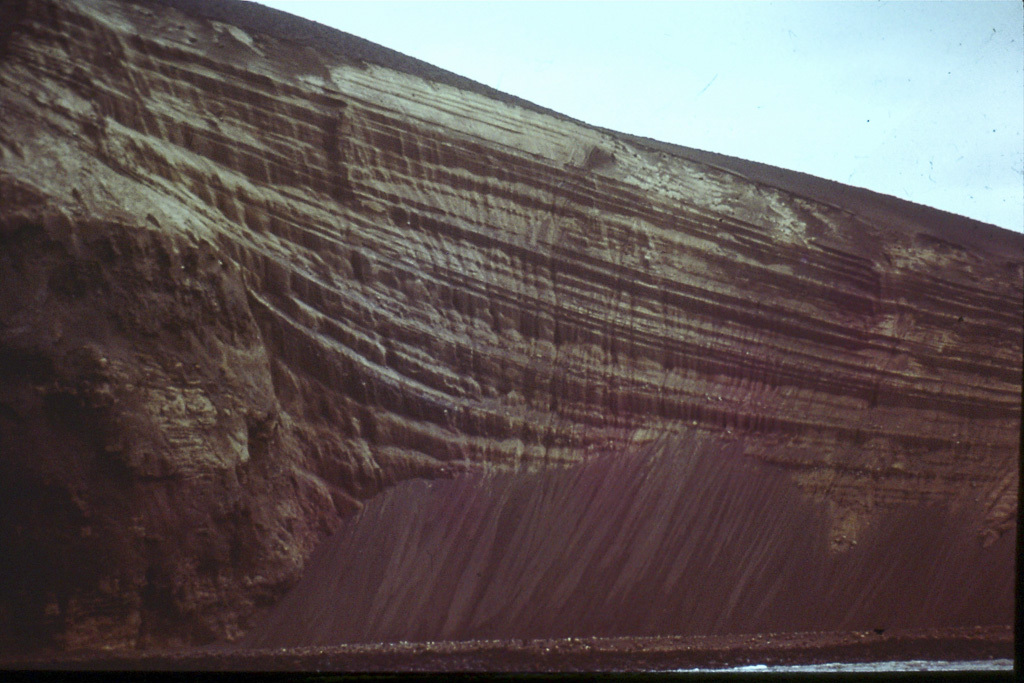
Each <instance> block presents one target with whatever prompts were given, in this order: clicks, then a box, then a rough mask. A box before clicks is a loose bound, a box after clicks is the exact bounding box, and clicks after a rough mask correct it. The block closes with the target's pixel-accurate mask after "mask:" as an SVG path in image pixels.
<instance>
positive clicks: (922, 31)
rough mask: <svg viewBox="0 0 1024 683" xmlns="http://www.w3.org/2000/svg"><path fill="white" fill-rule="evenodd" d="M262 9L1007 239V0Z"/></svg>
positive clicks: (1017, 201) (1018, 224)
mask: <svg viewBox="0 0 1024 683" xmlns="http://www.w3.org/2000/svg"><path fill="white" fill-rule="evenodd" d="M261 2H262V0H261ZM262 4H265V5H269V6H271V7H275V8H277V9H281V10H284V11H286V12H290V13H292V14H297V15H300V16H303V17H307V18H309V19H313V20H314V21H318V22H320V23H322V24H327V25H329V26H333V27H334V28H337V29H340V30H342V31H346V32H348V33H352V34H354V35H357V36H360V37H362V38H366V39H367V40H370V41H373V42H375V43H379V44H381V45H384V46H385V47H389V48H392V49H394V50H397V51H399V52H402V53H404V54H407V55H409V56H411V57H416V58H418V59H422V60H423V61H426V62H429V63H431V64H434V65H436V66H439V67H442V68H444V69H447V70H449V71H453V72H455V73H457V74H460V75H462V76H466V77H468V78H471V79H473V80H476V81H479V82H481V83H485V84H487V85H490V86H493V87H495V88H497V89H499V90H502V91H504V92H507V93H510V94H513V95H517V96H519V97H522V98H524V99H526V100H529V101H531V102H534V103H536V104H539V105H542V106H544V107H548V108H550V109H554V110H555V111H558V112H561V113H563V114H567V115H569V116H572V117H573V118H577V119H580V120H582V121H586V122H587V123H592V124H595V125H598V126H604V127H607V128H611V129H613V130H618V131H625V132H628V133H634V134H637V135H642V136H645V137H650V138H655V139H657V140H662V141H665V142H673V143H677V144H680V145H685V146H687V147H694V148H697V149H704V150H708V151H712V152H719V153H722V154H728V155H731V156H736V157H740V158H744V159H750V160H753V161H761V162H765V163H768V164H772V165H775V166H781V167H783V168H788V169H793V170H797V171H803V172H806V173H810V174H813V175H817V176H821V177H825V178H830V179H833V180H838V181H840V182H843V183H848V184H850V185H857V186H861V187H866V188H869V189H872V190H876V191H879V192H884V193H886V194H890V195H894V196H896V197H900V198H903V199H909V200H911V201H914V202H917V203H920V204H927V205H929V206H934V207H938V208H941V209H945V210H947V211H952V212H954V213H958V214H961V215H965V216H970V217H972V218H976V219H979V220H983V221H986V222H989V223H994V224H996V225H999V226H1002V227H1004V228H1009V229H1011V230H1016V231H1018V232H1024V38H1022V33H1024V8H1022V4H1021V3H1020V2H1018V1H1017V0H1009V1H992V2H985V1H977V0H975V1H947V2H941V1H932V2H822V1H812V2H624V1H611V2H522V1H520V2H479V1H477V2H430V1H422V2H363V1H352V0H350V1H347V2H337V1H330V0H322V1H319V2H316V1H310V0H292V1H285V2H270V1H265V2H262Z"/></svg>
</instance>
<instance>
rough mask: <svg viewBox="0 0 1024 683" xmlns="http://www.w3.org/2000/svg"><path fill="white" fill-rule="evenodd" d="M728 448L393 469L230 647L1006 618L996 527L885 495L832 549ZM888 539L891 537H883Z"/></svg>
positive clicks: (1009, 557) (779, 483) (924, 624)
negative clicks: (527, 468) (891, 506)
mask: <svg viewBox="0 0 1024 683" xmlns="http://www.w3.org/2000/svg"><path fill="white" fill-rule="evenodd" d="M741 452H742V449H741V448H740V447H738V445H736V444H732V445H730V446H725V447H723V445H722V444H721V443H718V442H717V440H715V439H702V438H683V439H679V438H676V439H666V440H663V441H660V442H656V443H654V444H651V445H650V446H648V447H645V448H644V449H642V451H641V452H640V453H636V454H632V455H630V456H627V457H622V456H621V455H619V454H616V455H604V456H599V457H595V458H591V459H589V460H587V461H585V462H583V463H578V464H576V465H573V466H572V467H569V468H565V469H560V470H546V471H539V472H532V473H527V474H524V473H518V474H517V473H508V472H497V473H469V474H466V475H463V476H461V477H458V478H456V479H454V480H451V481H447V480H434V481H423V480H415V481H408V482H402V483H400V484H398V485H396V486H395V487H394V488H392V489H390V490H388V491H387V492H385V493H384V494H382V495H381V496H379V497H377V498H375V499H374V500H372V501H370V502H368V503H367V506H366V508H365V510H364V511H363V512H362V513H360V515H359V516H357V517H355V518H350V520H347V521H346V522H345V523H344V524H343V528H342V529H341V530H340V531H339V532H338V533H337V534H336V535H335V536H334V537H332V538H331V539H329V540H328V541H325V542H324V543H323V544H322V545H321V547H320V548H318V549H317V551H316V552H315V553H314V555H313V556H312V558H311V559H310V561H309V564H308V567H307V569H306V571H305V573H304V574H303V577H302V580H301V581H300V582H299V584H298V585H297V586H296V587H295V589H294V590H292V591H291V592H290V593H289V594H288V595H287V596H286V597H285V598H284V599H283V600H282V601H281V603H280V604H279V605H278V606H277V607H275V609H274V611H273V613H272V614H271V615H269V617H268V618H267V619H265V620H263V621H262V622H261V623H260V624H258V625H257V626H256V627H255V628H254V629H253V631H252V632H251V633H250V634H249V635H248V636H247V637H246V638H245V640H244V642H243V643H242V646H243V647H250V648H251V647H258V648H281V647H289V646H290V647H297V646H305V647H309V646H329V645H336V644H341V643H361V642H366V643H375V642H423V641H436V640H451V641H466V640H486V641H495V640H500V641H504V642H508V641H514V640H516V639H546V638H552V639H553V638H586V637H603V638H608V637H620V636H660V635H662V634H672V635H675V636H706V635H730V634H731V635H742V634H754V633H780V632H782V633H786V632H788V633H822V632H825V633H839V632H844V631H846V632H850V631H860V632H864V631H872V630H875V629H877V630H878V631H879V632H882V631H889V630H892V629H902V630H906V629H924V630H928V629H937V628H956V627H960V628H963V627H973V626H977V625H990V624H992V625H996V624H1001V625H1006V626H1008V625H1009V624H1011V623H1012V622H1013V588H1014V576H1013V563H1014V537H1013V535H1012V534H1006V535H1004V536H1003V537H1002V538H1000V540H999V542H998V543H997V544H995V545H993V546H990V547H988V548H985V547H982V545H981V544H979V543H978V542H977V535H976V532H975V530H974V528H973V526H974V524H976V522H977V520H976V515H977V513H978V510H977V506H975V505H970V506H967V507H966V508H961V509H958V510H956V511H951V510H949V509H944V506H941V505H934V504H933V505H919V506H911V505H908V506H899V508H898V509H896V510H890V511H887V512H886V513H883V514H882V515H880V518H879V519H878V520H877V523H876V524H874V525H872V528H871V529H870V530H869V531H868V532H867V533H865V534H864V535H863V538H862V539H861V540H860V542H858V543H857V545H856V546H855V547H853V548H851V549H850V550H849V551H848V552H843V553H834V552H829V551H828V536H827V531H828V525H827V520H826V518H825V515H824V514H823V512H824V510H823V509H822V507H821V506H820V505H815V504H814V503H813V502H811V501H808V500H807V499H806V498H805V497H804V496H802V495H801V494H800V492H799V491H797V490H795V487H794V485H793V482H792V481H790V480H789V477H787V476H786V474H785V471H784V470H783V469H781V468H779V467H778V466H776V465H769V464H765V463H761V462H758V461H757V460H754V459H752V458H744V457H743V456H742V455H740V453H741ZM895 549H900V551H899V552H897V551H895Z"/></svg>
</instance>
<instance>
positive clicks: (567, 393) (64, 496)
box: [0, 0, 1024, 648]
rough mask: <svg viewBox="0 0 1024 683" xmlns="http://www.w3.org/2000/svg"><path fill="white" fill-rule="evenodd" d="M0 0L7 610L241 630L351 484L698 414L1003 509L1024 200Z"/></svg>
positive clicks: (841, 537) (157, 16) (932, 494)
mask: <svg viewBox="0 0 1024 683" xmlns="http://www.w3.org/2000/svg"><path fill="white" fill-rule="evenodd" d="M3 13H4V14H3V17H2V19H3V21H0V26H2V27H3V28H2V30H0V41H2V43H0V54H2V56H0V102H2V107H3V116H2V118H0V121H2V123H0V546H2V547H3V548H5V552H4V553H3V559H0V583H2V584H3V585H4V586H5V590H4V592H3V595H2V597H0V640H2V641H3V644H4V646H5V647H8V648H10V647H19V648H20V647H24V646H25V645H26V643H30V644H33V645H40V644H53V645H56V646H59V647H64V648H75V647H97V646H103V647H120V646H147V645H174V644H187V643H196V642H204V641H209V640H211V639H214V638H218V637H228V638H233V637H237V636H238V635H240V634H241V633H242V632H244V631H245V630H246V628H247V627H248V624H249V619H250V617H251V615H252V614H254V613H255V612H256V611H258V610H259V609H260V608H261V607H262V606H266V605H269V604H271V603H272V602H273V601H274V600H275V599H277V598H278V597H279V596H280V595H281V594H282V592H283V591H284V589H286V588H287V587H288V586H290V585H292V584H293V583H294V582H295V580H296V579H297V577H298V575H299V572H300V571H301V568H302V566H303V563H304V561H305V559H306V558H307V557H308V556H309V554H310V553H311V552H312V549H313V548H314V546H315V545H316V544H317V543H318V541H319V540H321V539H322V538H324V537H325V536H326V535H327V534H328V533H330V532H331V531H333V530H335V529H337V528H339V525H340V523H341V519H343V518H344V517H346V516H347V515H349V514H350V513H352V512H354V511H355V510H357V509H359V508H360V506H361V502H360V501H361V500H365V499H367V498H369V497H372V496H374V495H376V494H377V493H379V492H381V491H382V490H384V489H386V488H387V487H389V486H391V485H392V484H394V483H396V482H399V481H401V480H406V479H412V478H430V477H439V476H447V475H448V474H450V473H453V472H456V471H461V470H469V469H481V468H484V469H495V468H497V469H515V468H518V469H520V470H530V469H536V468H539V467H548V466H557V465H561V464H568V463H572V462H576V461H578V460H580V459H582V458H584V457H585V456H587V455H588V454H592V453H596V452H629V451H631V450H634V449H636V448H638V447H640V446H642V445H643V444H645V443H647V442H649V441H651V440H652V439H654V438H656V437H658V436H660V435H663V434H666V433H676V434H686V435H688V436H689V437H695V436H700V437H711V436H713V437H715V438H716V439H721V440H724V441H726V442H728V441H732V442H735V443H736V444H738V446H739V447H740V450H741V451H742V452H743V456H744V457H748V458H756V459H759V460H761V461H765V462H770V463H774V464H775V465H776V466H778V467H781V468H784V469H785V471H786V472H787V473H788V474H787V476H788V477H789V478H790V479H791V480H792V482H793V483H794V484H795V485H796V486H797V487H798V490H800V491H801V492H802V494H803V495H806V496H807V497H808V498H809V499H810V500H812V501H816V502H817V503H819V504H821V505H823V506H825V508H826V509H827V510H828V516H827V523H826V527H827V532H826V533H827V536H828V539H829V543H830V544H831V546H832V548H833V552H838V553H841V552H843V551H844V549H846V548H849V547H850V546H851V544H853V543H854V542H855V541H857V539H858V538H861V537H863V535H864V534H865V533H868V532H869V531H870V529H871V528H872V524H873V523H875V522H876V521H877V520H878V519H880V518H881V516H883V515H884V514H886V510H889V509H890V508H893V507H894V506H898V505H901V504H904V503H908V502H928V501H936V500H938V501H943V502H944V503H947V504H950V505H954V506H955V505H958V504H964V505H967V504H970V505H972V506H973V505H977V506H980V508H981V509H982V514H981V515H980V517H979V521H978V522H977V524H976V525H975V526H976V528H975V529H974V533H976V534H977V537H978V539H979V542H983V543H989V544H991V543H993V542H997V541H998V539H999V538H1000V536H1002V535H1004V534H1005V533H1006V532H1007V530H1009V529H1010V528H1012V526H1013V521H1014V519H1015V515H1016V506H1017V500H1016V494H1017V481H1018V474H1017V467H1016V457H1017V452H1018V438H1019V437H1018V429H1019V424H1020V415H1021V398H1020V383H1021V337H1022V323H1021V320H1022V297H1021V293H1022V290H1024V254H1022V252H1024V239H1022V237H1021V236H1020V235H1016V234H1013V233H1009V232H1007V231H1004V230H1001V229H999V228H996V227H994V226H989V225H984V224H979V223H977V222H974V221H970V220H967V219H961V218H959V217H955V216H950V215H949V214H944V213H941V212H938V211H935V210H931V209H927V208H925V207H919V206H915V205H910V204H907V203H904V202H900V201H898V200H894V199H892V198H887V197H881V196H878V195H874V194H872V193H868V192H866V191H862V190H856V189H854V188H845V187H843V186H839V185H837V184H834V183H828V182H825V181H820V180H816V179H811V178H807V177H805V176H801V175H799V174H793V173H789V172H786V171H781V170H778V169H771V168H768V167H764V166H759V165H757V164H751V163H750V162H742V161H739V160H734V159H728V158H725V157H719V156H716V155H711V154H707V153H701V152H695V151H693V150H687V149H683V148H678V147H673V146H668V145H663V144H661V143H655V142H653V141H646V140H642V139H638V138H633V137H629V136H624V135H619V134H616V133H612V132H610V131H604V130H598V129H595V128H593V127H589V126H586V125H584V124H582V123H580V122H577V121H573V120H570V119H567V118H565V117H561V116H559V115H557V114H555V113H553V112H549V111H545V110H543V109H540V108H538V107H535V106H532V105H529V104H528V103H525V102H522V101H518V100H516V99H514V98H510V97H508V96H504V95H501V94H500V93H495V92H493V91H491V90H489V89H487V88H485V87H483V86H480V85H478V84H474V83H472V82H469V81H466V80H465V79H460V78H459V77H457V76H454V75H452V74H448V73H445V72H442V71H440V70H437V69H434V68H432V67H429V66H427V65H424V64H421V63H419V62H416V61H415V60H410V59H408V58H405V57H403V56H401V55H397V54H395V53H391V52H389V51H387V50H384V49H383V48H379V47H376V46H373V45H371V44H368V43H365V42H363V41H360V40H358V39H355V38H353V37H351V36H345V35H343V34H339V33H336V32H333V31H330V30H327V29H324V28H323V27H318V26H316V25H313V24H309V23H307V22H302V21H300V20H296V19H294V18H289V17H287V16H286V15H281V14H279V13H276V12H273V11H271V10H267V9H265V8H259V7H256V6H251V5H248V4H245V3H235V2H187V1H184V0H179V1H176V2H170V1H167V2H118V1H115V0H83V1H81V2H74V3H71V2H59V1H56V0H29V1H22V2H14V3H7V4H6V5H5V6H4V8H3Z"/></svg>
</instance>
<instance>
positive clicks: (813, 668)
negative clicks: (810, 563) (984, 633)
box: [672, 659, 1013, 673]
mask: <svg viewBox="0 0 1024 683" xmlns="http://www.w3.org/2000/svg"><path fill="white" fill-rule="evenodd" d="M757 671H763V672H765V673H873V672H880V673H884V672H890V671H1013V660H1012V659H980V660H972V661H961V662H948V661H942V660H926V659H912V660H909V661H890V662H853V663H850V662H830V663H827V664H783V665H768V664H753V665H747V666H739V667H733V668H725V669H675V670H674V671H673V672H672V673H710V672H757Z"/></svg>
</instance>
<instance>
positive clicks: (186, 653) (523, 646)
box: [0, 625, 1014, 672]
mask: <svg viewBox="0 0 1024 683" xmlns="http://www.w3.org/2000/svg"><path fill="white" fill-rule="evenodd" d="M1013 655H1014V636H1013V627H1012V626H1009V625H1007V626H976V627H968V628H946V629H914V630H903V631H899V630H893V631H884V632H882V633H877V632H875V631H852V632H827V633H762V634H747V635H719V636H690V637H679V636H663V637H615V638H558V639H539V640H529V641H525V640H487V641H439V642H415V643H414V642H399V643H373V644H347V645H324V646H307V647H294V648H268V649H261V650H242V649H236V648H233V647H231V646H225V645H221V646H215V647H206V648H189V649H184V650H174V651H167V650H162V651H145V652H133V651H114V652H71V653H60V654H53V655H49V656H45V655H39V656H34V657H8V656H0V669H4V670H18V669H23V670H58V671H73V670H84V671H88V670H92V671H100V670H123V671H305V672H309V671H338V672H346V671H347V672H356V671H358V672H388V671H394V672H458V671H465V672H585V671H606V672H641V671H643V672H650V671H673V670H680V669H702V670H704V669H725V668H732V667H744V666H758V665H767V666H786V665H806V664H827V663H836V662H843V663H850V664H856V663H862V662H893V661H911V660H925V661H928V660H931V661H945V662H950V661H983V660H992V659H1010V660H1011V661H1012V660H1013Z"/></svg>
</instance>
